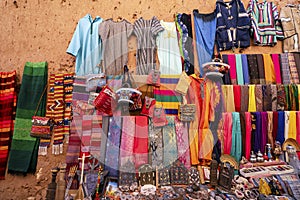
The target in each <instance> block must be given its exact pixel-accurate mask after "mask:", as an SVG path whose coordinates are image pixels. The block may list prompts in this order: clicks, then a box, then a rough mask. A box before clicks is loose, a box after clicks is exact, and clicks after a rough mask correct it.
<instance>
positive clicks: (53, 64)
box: [0, 0, 287, 200]
mask: <svg viewBox="0 0 300 200" xmlns="http://www.w3.org/2000/svg"><path fill="white" fill-rule="evenodd" d="M243 2H244V5H245V6H246V5H247V4H248V2H249V1H248V0H247V1H246V0H243ZM274 2H276V3H277V4H278V5H279V7H280V6H283V5H285V3H286V2H287V0H275V1H274ZM214 8H215V1H210V0H188V1H187V0H168V1H161V0H130V1H129V0H110V1H104V0H85V1H83V0H0V30H1V31H0V41H1V45H0V71H12V70H14V69H15V70H16V71H17V74H18V77H19V80H20V79H21V76H22V72H23V66H24V63H25V62H26V61H30V62H39V61H47V62H48V64H49V73H53V72H55V73H57V72H72V71H73V70H74V68H73V65H74V58H73V57H71V56H69V55H67V54H66V53H65V51H66V49H67V47H68V44H69V42H70V40H71V38H72V35H73V32H74V30H75V27H76V24H77V21H78V20H79V19H80V18H82V17H83V16H85V15H86V14H87V13H90V14H91V15H92V16H93V17H95V16H96V15H98V16H100V17H102V18H103V19H108V18H113V19H114V20H116V19H118V18H125V19H127V20H128V21H129V22H131V23H133V22H134V21H135V20H136V19H138V18H139V17H142V16H143V17H144V18H145V19H149V18H151V17H152V16H157V17H158V19H162V20H164V21H173V17H174V15H173V14H175V13H178V12H179V13H182V12H185V13H191V12H192V10H193V9H198V10H199V11H200V12H202V13H209V12H212V11H213V10H214ZM135 46H136V38H135V37H134V36H133V37H131V39H130V41H129V50H131V52H130V53H129V64H128V66H130V67H131V68H134V67H135V57H134V53H135V52H134V51H133V50H134V49H135ZM281 52H282V46H281V43H280V42H279V43H278V44H277V46H275V47H255V46H251V47H249V48H248V49H247V50H245V51H244V52H243V53H281ZM225 53H232V52H231V51H229V52H225ZM65 149H66V148H65ZM64 152H65V151H64ZM64 160H65V155H60V156H54V155H52V154H51V151H50V149H49V150H48V156H46V157H43V156H40V157H39V160H38V166H37V170H40V169H42V170H41V172H42V178H41V179H40V180H37V179H36V174H35V175H32V174H27V175H26V176H23V175H10V174H8V175H7V176H6V180H2V181H0V199H1V200H6V199H22V200H23V199H27V198H28V197H34V198H35V199H45V195H46V188H47V185H48V184H49V182H50V181H51V171H50V170H51V168H53V167H56V166H58V165H59V164H60V163H63V162H64Z"/></svg>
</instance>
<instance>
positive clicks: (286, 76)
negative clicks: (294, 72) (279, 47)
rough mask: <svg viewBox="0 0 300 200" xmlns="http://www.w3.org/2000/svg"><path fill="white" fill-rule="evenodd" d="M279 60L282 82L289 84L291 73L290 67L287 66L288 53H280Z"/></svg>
mask: <svg viewBox="0 0 300 200" xmlns="http://www.w3.org/2000/svg"><path fill="white" fill-rule="evenodd" d="M280 60H281V76H282V83H283V84H290V83H291V73H290V68H289V60H288V53H282V54H280Z"/></svg>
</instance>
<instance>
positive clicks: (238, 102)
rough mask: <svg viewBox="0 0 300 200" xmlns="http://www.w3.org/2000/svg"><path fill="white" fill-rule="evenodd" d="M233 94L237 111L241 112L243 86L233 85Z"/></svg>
mask: <svg viewBox="0 0 300 200" xmlns="http://www.w3.org/2000/svg"><path fill="white" fill-rule="evenodd" d="M233 94H234V106H235V111H236V112H240V111H241V86H240V85H234V86H233Z"/></svg>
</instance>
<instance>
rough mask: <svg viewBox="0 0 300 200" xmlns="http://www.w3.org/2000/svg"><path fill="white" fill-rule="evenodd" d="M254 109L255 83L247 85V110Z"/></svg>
mask: <svg viewBox="0 0 300 200" xmlns="http://www.w3.org/2000/svg"><path fill="white" fill-rule="evenodd" d="M255 111H256V98H255V85H249V103H248V112H255Z"/></svg>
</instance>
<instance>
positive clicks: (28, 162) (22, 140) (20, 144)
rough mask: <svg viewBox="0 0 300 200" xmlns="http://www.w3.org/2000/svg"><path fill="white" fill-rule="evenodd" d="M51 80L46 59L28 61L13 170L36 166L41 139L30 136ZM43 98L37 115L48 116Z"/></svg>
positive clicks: (11, 157) (11, 161) (12, 154)
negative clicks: (33, 118)
mask: <svg viewBox="0 0 300 200" xmlns="http://www.w3.org/2000/svg"><path fill="white" fill-rule="evenodd" d="M47 80H48V67H47V63H46V62H40V63H30V62H27V63H26V64H25V67H24V72H23V77H22V84H21V88H20V92H19V95H18V103H17V111H16V121H15V127H14V134H13V140H12V146H11V149H10V155H9V161H8V170H9V172H23V173H28V172H35V170H36V164H37V155H38V146H39V140H38V139H36V138H33V137H31V136H30V130H31V120H32V116H33V115H34V114H35V111H36V109H37V105H38V103H39V101H40V98H41V96H42V94H43V91H44V89H45V87H46V85H47ZM40 102H41V103H40V106H39V108H38V109H37V113H36V115H38V116H45V111H46V109H45V107H46V95H44V96H43V97H42V98H41V101H40Z"/></svg>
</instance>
